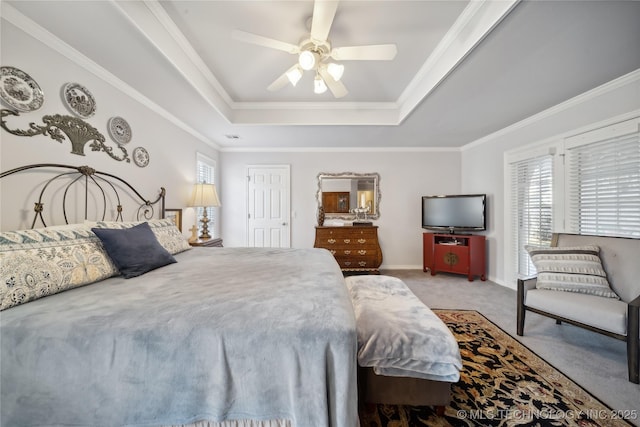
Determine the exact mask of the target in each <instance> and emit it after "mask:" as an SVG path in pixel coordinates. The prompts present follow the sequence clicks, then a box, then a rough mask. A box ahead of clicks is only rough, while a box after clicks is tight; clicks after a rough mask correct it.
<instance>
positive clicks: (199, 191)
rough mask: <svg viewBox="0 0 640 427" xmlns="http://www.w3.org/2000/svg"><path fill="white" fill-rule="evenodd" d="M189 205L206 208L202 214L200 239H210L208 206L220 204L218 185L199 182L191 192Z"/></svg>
mask: <svg viewBox="0 0 640 427" xmlns="http://www.w3.org/2000/svg"><path fill="white" fill-rule="evenodd" d="M189 206H191V207H197V208H204V214H203V215H202V219H201V220H200V222H202V233H201V234H200V237H199V238H200V239H210V238H211V235H210V234H209V225H208V224H209V218H208V217H207V208H209V207H218V206H220V199H219V198H218V192H217V191H216V186H215V185H213V184H205V183H198V184H195V185H194V186H193V191H192V192H191V200H190V201H189Z"/></svg>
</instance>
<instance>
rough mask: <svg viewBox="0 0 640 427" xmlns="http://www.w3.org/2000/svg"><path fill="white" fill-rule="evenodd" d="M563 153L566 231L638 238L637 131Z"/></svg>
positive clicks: (639, 160)
mask: <svg viewBox="0 0 640 427" xmlns="http://www.w3.org/2000/svg"><path fill="white" fill-rule="evenodd" d="M566 155H567V164H568V166H567V178H566V179H567V185H568V202H569V210H568V218H567V219H568V222H569V224H568V229H569V231H570V232H573V233H579V234H597V235H606V236H622V237H635V238H640V132H635V133H631V134H627V135H621V136H616V137H612V138H608V139H605V140H602V141H598V142H592V143H589V144H586V145H580V146H576V147H573V148H570V149H568V150H567V151H566Z"/></svg>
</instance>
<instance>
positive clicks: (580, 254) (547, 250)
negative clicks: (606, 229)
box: [525, 245, 620, 299]
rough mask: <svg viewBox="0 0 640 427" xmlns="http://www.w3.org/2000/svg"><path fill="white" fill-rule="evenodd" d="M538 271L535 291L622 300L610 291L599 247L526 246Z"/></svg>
mask: <svg viewBox="0 0 640 427" xmlns="http://www.w3.org/2000/svg"><path fill="white" fill-rule="evenodd" d="M525 249H526V250H527V252H529V255H530V256H531V261H532V262H533V265H534V266H535V267H536V270H537V272H538V280H537V282H536V288H538V289H549V290H554V291H567V292H575V293H583V294H589V295H596V296H600V297H607V298H615V299H620V297H619V296H618V295H617V294H616V293H615V292H614V291H613V290H612V289H611V286H610V285H609V281H608V280H607V273H606V272H605V271H604V268H603V267H602V262H601V260H600V248H599V247H598V246H594V245H590V246H574V247H537V246H526V247H525Z"/></svg>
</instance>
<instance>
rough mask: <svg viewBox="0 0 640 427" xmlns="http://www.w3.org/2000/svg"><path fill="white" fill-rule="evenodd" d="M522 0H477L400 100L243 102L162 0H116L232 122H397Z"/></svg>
mask: <svg viewBox="0 0 640 427" xmlns="http://www.w3.org/2000/svg"><path fill="white" fill-rule="evenodd" d="M519 1H520V0H503V1H495V0H474V1H471V2H469V4H468V5H467V7H466V8H465V10H464V11H463V13H462V14H461V15H460V17H459V18H458V19H457V20H456V22H455V24H454V26H453V27H452V28H451V29H450V30H449V32H447V34H446V35H445V37H444V38H443V40H442V41H441V42H440V43H439V44H438V46H437V48H436V50H435V51H434V52H433V53H432V55H430V57H429V58H427V60H426V62H425V63H424V65H423V66H422V68H421V69H420V71H419V72H418V74H417V75H416V76H415V77H414V79H413V80H412V81H411V83H410V84H409V85H408V86H407V88H406V89H405V90H404V91H403V93H402V94H401V96H400V98H399V99H398V100H397V101H396V102H379V103H375V102H374V103H359V102H237V101H234V100H233V99H231V97H230V95H229V94H228V93H227V92H226V91H225V89H224V88H223V87H222V85H221V84H220V83H219V81H218V80H217V79H216V77H215V76H214V75H213V73H212V72H211V70H209V69H208V68H207V66H206V64H205V63H204V61H203V60H202V58H201V57H200V56H199V55H198V53H197V51H196V50H195V49H194V48H193V46H192V45H191V44H190V43H189V41H188V40H187V38H186V37H185V36H184V34H183V33H182V32H181V31H180V29H179V28H178V27H177V26H176V24H175V23H174V22H173V21H172V20H171V18H170V16H169V15H168V14H167V12H166V11H165V10H164V8H163V7H162V5H161V3H160V1H159V0H145V1H144V2H116V1H115V0H111V2H112V3H113V4H114V6H115V7H117V8H118V9H119V10H120V11H121V12H122V13H123V15H124V16H126V17H127V18H128V19H129V21H130V22H131V23H132V24H133V25H134V26H135V27H136V28H137V29H138V31H140V33H141V34H143V35H144V36H145V37H146V38H147V39H148V40H149V41H150V42H151V43H152V44H153V45H154V46H155V47H156V49H158V51H159V52H161V53H162V54H163V55H164V56H165V58H167V60H168V61H169V62H170V63H171V64H172V65H173V66H174V67H175V68H176V69H177V70H178V71H179V72H180V73H181V74H182V75H183V76H184V77H185V79H186V80H187V81H188V82H189V83H190V84H191V85H192V86H193V87H194V89H195V90H196V91H197V92H198V93H199V94H200V96H201V97H202V98H203V99H204V100H205V101H206V102H207V103H209V105H211V106H212V107H213V108H215V109H216V110H217V111H218V112H219V113H220V114H221V115H222V116H223V117H224V118H225V119H226V120H227V122H229V123H230V124H238V125H248V124H261V125H378V126H379V125H386V126H397V125H400V124H401V123H402V121H404V119H405V118H406V117H407V116H408V115H409V114H410V113H411V112H412V111H413V110H414V109H415V108H416V107H417V106H418V105H419V104H420V102H421V101H422V100H423V99H424V98H425V97H426V96H427V95H428V94H429V93H431V91H432V90H433V89H434V88H435V87H436V86H437V85H438V84H440V82H441V81H442V80H443V79H444V78H445V77H446V76H447V75H448V74H449V73H450V72H451V71H452V70H453V69H454V68H455V67H456V66H457V65H458V64H459V63H460V61H462V60H463V59H464V58H465V57H466V56H467V55H468V54H469V52H471V50H473V49H474V48H475V47H476V46H477V44H478V43H479V42H480V41H481V40H482V39H483V38H484V37H485V36H486V35H487V34H488V33H489V32H491V31H492V30H493V29H494V28H495V26H496V25H497V24H498V23H499V22H500V21H501V20H502V19H503V18H504V17H505V16H506V15H507V14H508V13H509V12H510V11H511V10H512V9H513V7H514V6H515V5H516V4H517V3H518V2H519Z"/></svg>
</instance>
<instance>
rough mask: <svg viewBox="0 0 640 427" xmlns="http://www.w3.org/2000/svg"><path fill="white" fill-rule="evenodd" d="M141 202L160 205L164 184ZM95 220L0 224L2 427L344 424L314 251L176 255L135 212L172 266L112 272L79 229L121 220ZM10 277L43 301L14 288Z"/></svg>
mask: <svg viewBox="0 0 640 427" xmlns="http://www.w3.org/2000/svg"><path fill="white" fill-rule="evenodd" d="M58 166H61V167H62V168H63V169H65V168H70V169H68V170H69V171H70V172H69V173H72V172H73V173H75V170H77V169H78V168H75V167H73V166H64V165H45V168H47V169H48V170H58V169H60V168H59V167H58ZM31 169H33V168H27V169H21V170H20V171H18V172H14V173H23V172H25V171H30V170H31ZM87 171H89V172H87ZM77 172H79V173H80V174H81V176H83V178H80V180H79V181H76V183H77V182H83V181H85V180H87V179H88V180H87V181H86V183H88V184H91V183H92V182H91V181H92V180H93V179H95V178H96V177H97V176H96V175H95V173H96V172H95V171H92V170H91V168H87V169H83V170H77ZM65 173H66V172H65ZM87 173H89V174H90V175H82V174H87ZM9 175H12V174H7V173H4V174H3V178H6V177H8V176H9ZM87 177H88V178H87ZM65 180H66V181H68V182H70V181H73V179H68V178H65ZM98 181H100V180H98ZM47 182H48V181H45V182H43V185H44V186H49V187H51V185H52V184H47ZM83 185H84V184H83ZM127 185H128V184H127ZM127 185H124V184H122V183H120V184H118V185H116V187H127ZM103 188H106V189H107V190H110V187H109V186H106V187H103ZM102 191H103V190H100V191H98V193H101V192H102ZM104 191H105V192H107V191H106V190H104ZM63 192H64V193H65V194H67V193H68V194H71V193H73V191H69V192H67V191H60V192H59V194H62V193H63ZM78 193H80V194H82V193H83V192H78ZM34 194H38V192H37V191H36V192H34ZM102 194H103V195H104V193H102ZM101 198H102V196H100V197H98V199H101ZM106 198H107V199H109V198H114V199H119V196H118V197H115V196H106ZM89 200H95V197H94V198H92V197H89ZM142 200H143V202H142V205H143V206H145V207H144V209H143V212H144V214H145V215H146V214H147V213H148V212H149V211H153V210H155V211H156V213H157V212H163V211H164V191H161V197H160V198H159V199H157V200H153V201H149V200H146V199H144V198H143V199H142ZM66 204H67V205H73V203H71V202H69V201H67V202H66ZM37 206H38V203H37V202H36V207H37ZM99 211H100V209H99ZM116 211H117V212H118V213H120V212H121V211H122V209H121V208H118V209H116ZM106 212H109V210H108V209H107V210H106ZM35 215H36V217H38V218H42V212H37V209H36V213H35ZM160 216H162V214H160ZM103 221H104V218H98V222H90V223H84V222H83V223H81V224H71V225H63V226H61V227H47V228H37V229H35V230H26V231H20V232H2V233H0V255H1V256H2V259H0V273H1V276H2V281H3V282H2V284H3V286H4V287H3V288H2V295H0V300H2V301H3V304H5V305H4V306H3V307H5V309H4V310H3V311H2V312H0V328H1V329H0V334H1V340H0V352H1V353H0V357H1V360H2V363H1V384H0V387H1V390H0V393H1V394H0V407H1V412H0V424H1V425H3V426H30V425H38V426H60V425H74V426H125V425H126V426H160V425H206V426H218V425H221V426H240V425H241V426H269V427H275V426H301V427H302V426H309V427H317V426H344V427H353V426H356V425H358V416H357V379H356V375H357V363H356V351H357V341H356V329H355V319H354V314H353V308H352V305H351V301H350V297H349V295H348V292H347V289H346V287H345V285H344V279H343V276H342V273H341V271H340V269H339V267H338V265H337V264H336V263H335V260H334V259H333V257H332V256H331V254H330V253H329V252H328V251H325V250H321V249H269V248H207V247H196V248H188V249H187V246H188V245H187V246H184V245H182V246H181V244H180V243H178V244H176V241H175V239H173V238H170V237H169V235H170V234H173V235H174V237H175V232H174V229H175V227H174V226H172V225H171V224H170V221H169V220H163V219H148V220H146V221H143V222H144V223H145V224H151V228H152V231H153V232H154V233H155V235H156V237H157V240H158V241H159V242H164V243H165V246H166V247H167V248H169V249H168V251H169V250H170V251H171V252H173V253H172V256H173V258H174V259H175V261H176V262H172V263H169V264H167V265H165V266H163V267H160V268H156V269H153V270H151V271H148V272H146V273H144V274H141V275H138V276H136V277H132V278H129V279H125V278H124V277H122V276H117V270H116V271H114V270H113V267H114V266H113V265H112V263H111V260H110V259H109V257H105V255H104V253H100V249H99V248H100V243H101V242H98V241H97V240H96V236H95V234H93V233H92V232H91V229H92V228H93V229H94V230H95V228H98V227H103V228H107V229H117V228H122V229H125V228H133V227H135V226H136V225H135V224H136V222H131V223H125V222H121V223H118V224H114V223H110V222H103ZM42 222H44V220H43V221H42ZM100 223H101V224H100ZM168 230H169V232H168ZM175 230H177V229H175ZM171 241H173V246H172V243H171ZM183 243H184V242H183ZM65 257H66V258H65ZM27 259H29V260H30V261H27ZM300 265H305V266H307V267H306V268H305V269H300V268H298V267H297V266H300ZM25 277H26V279H25ZM25 280H26V281H36V282H39V283H45V282H46V286H44V288H42V289H44V291H43V290H42V289H40V288H39V289H40V290H39V291H38V292H42V293H45V294H46V293H49V295H48V296H45V297H39V296H38V295H35V296H33V295H31V294H30V291H28V292H27V291H22V292H15V289H16V288H18V287H20V286H22V287H23V289H26V288H25V286H27V284H25V283H23V282H24V281H25ZM21 281H22V282H21ZM65 286H66V288H65ZM63 288H64V289H63ZM9 294H10V295H9ZM25 295H26V296H25ZM40 296H42V295H40ZM32 297H33V298H32ZM4 301H8V302H7V303H4ZM20 302H24V303H20ZM7 305H8V307H7Z"/></svg>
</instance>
